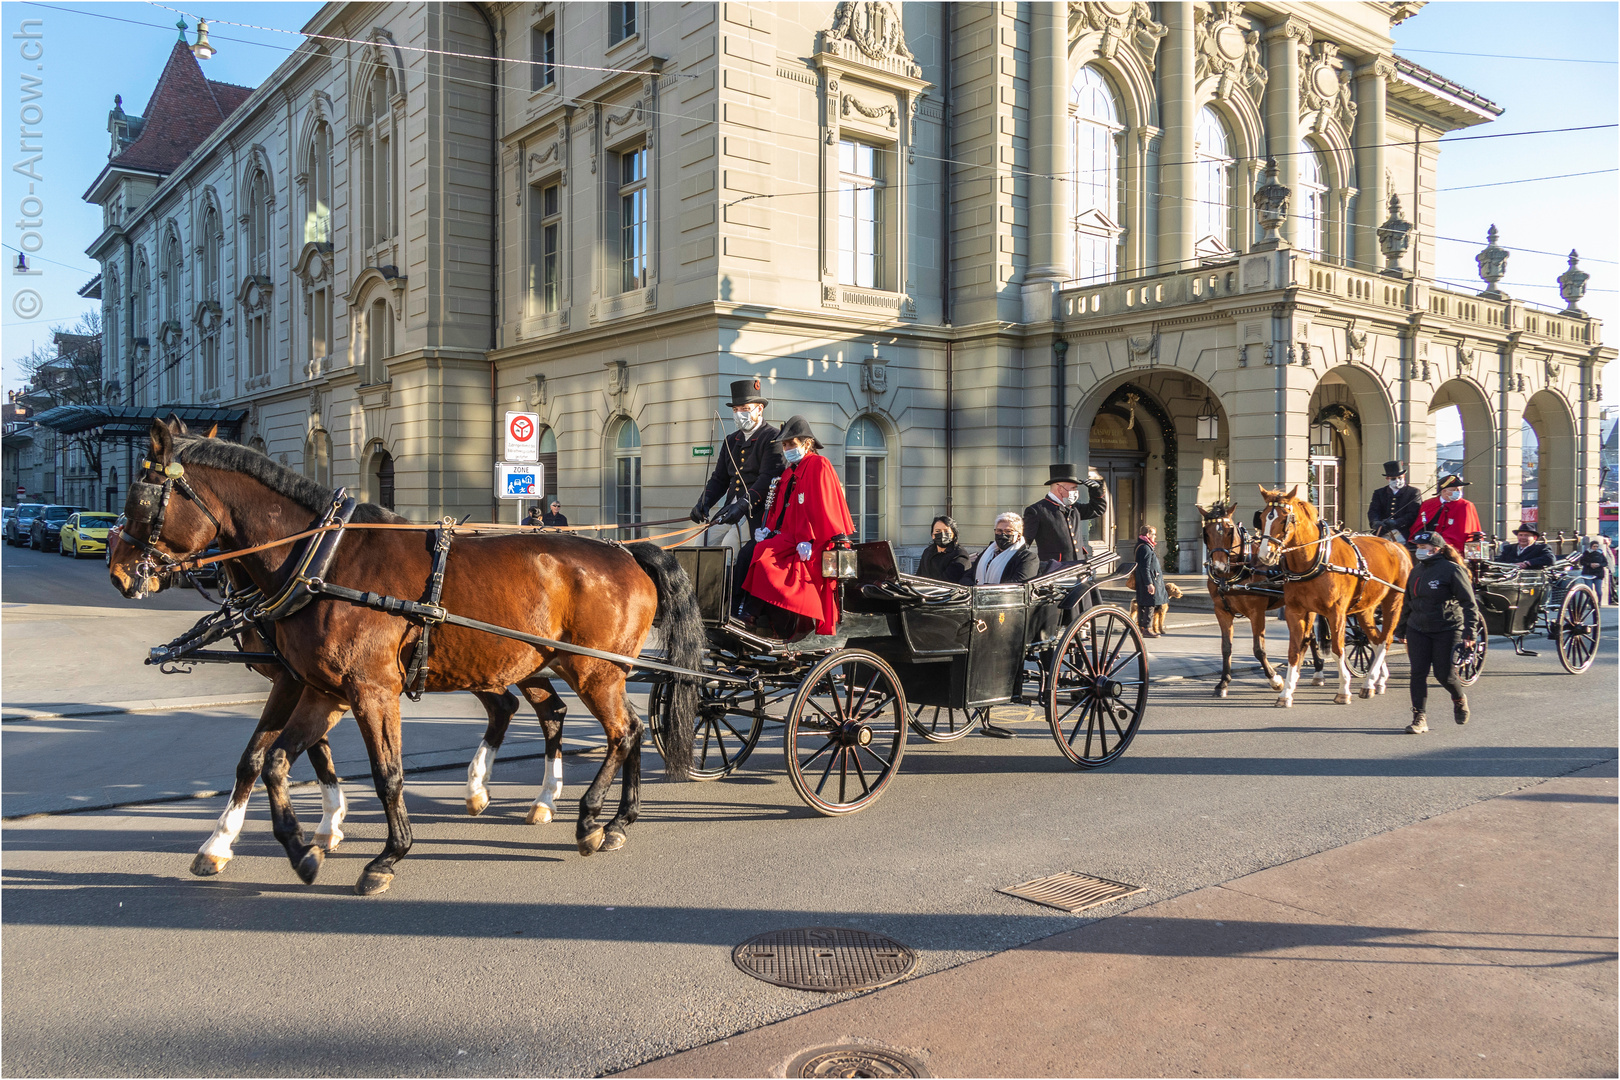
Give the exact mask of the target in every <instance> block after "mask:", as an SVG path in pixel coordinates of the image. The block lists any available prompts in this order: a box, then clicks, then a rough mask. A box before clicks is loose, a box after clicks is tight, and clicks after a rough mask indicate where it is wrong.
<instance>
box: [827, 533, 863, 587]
mask: <svg viewBox="0 0 1620 1080" xmlns="http://www.w3.org/2000/svg"><path fill="white" fill-rule="evenodd" d="M821 576H822V577H824V578H853V577H855V546H854V545H853V544H851V543H850V542H849V540H848V538H847V537H839V538H835V539H834V540H833V542H832V543H830V544H828V545H827V549H826V550H825V551H823V552H822V553H821Z"/></svg>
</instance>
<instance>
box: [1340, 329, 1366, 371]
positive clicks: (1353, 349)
mask: <svg viewBox="0 0 1620 1080" xmlns="http://www.w3.org/2000/svg"><path fill="white" fill-rule="evenodd" d="M1344 347H1345V351H1346V352H1348V353H1349V354H1350V359H1351V360H1352V361H1357V360H1364V359H1366V355H1367V331H1365V330H1362V329H1360V328H1359V327H1358V326H1357V325H1356V323H1354V322H1351V323H1350V325H1349V326H1347V327H1345V330H1344Z"/></svg>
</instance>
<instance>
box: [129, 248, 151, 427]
mask: <svg viewBox="0 0 1620 1080" xmlns="http://www.w3.org/2000/svg"><path fill="white" fill-rule="evenodd" d="M151 301H152V275H151V272H150V271H149V270H148V269H147V265H146V255H145V254H144V253H142V254H140V255H138V256H136V261H135V285H134V287H133V288H132V289H131V290H130V297H129V307H130V317H131V318H132V319H133V320H134V325H132V326H131V327H130V333H131V337H132V338H133V339H134V355H133V357H132V358H131V360H130V372H131V378H130V384H129V400H130V401H131V402H132V403H134V404H137V405H146V404H151V400H150V399H151V398H152V397H153V396H155V395H154V393H153V388H152V381H151V379H149V378H147V377H146V363H147V361H148V360H149V359H150V358H151V355H152V330H151V324H150V323H149V322H148V321H147V305H148V304H150V303H151Z"/></svg>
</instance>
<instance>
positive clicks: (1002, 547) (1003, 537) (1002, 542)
mask: <svg viewBox="0 0 1620 1080" xmlns="http://www.w3.org/2000/svg"><path fill="white" fill-rule="evenodd" d="M1012 546H1013V537H1012V536H1011V535H1009V534H1008V533H996V550H997V551H1006V550H1007V549H1008V548H1010V547H1012Z"/></svg>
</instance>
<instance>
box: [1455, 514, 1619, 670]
mask: <svg viewBox="0 0 1620 1080" xmlns="http://www.w3.org/2000/svg"><path fill="white" fill-rule="evenodd" d="M1496 550H1497V545H1496V544H1495V542H1494V541H1487V540H1474V541H1470V542H1469V543H1468V544H1467V545H1466V546H1465V547H1464V549H1463V555H1464V559H1465V561H1466V562H1467V564H1468V571H1469V575H1470V576H1471V577H1472V578H1473V584H1474V596H1475V598H1476V599H1477V600H1478V601H1479V610H1480V615H1481V616H1482V617H1483V618H1484V620H1485V630H1486V633H1485V634H1484V635H1482V636H1481V637H1480V639H1479V640H1478V641H1476V642H1475V643H1474V648H1473V649H1472V650H1469V649H1467V648H1465V647H1464V646H1462V645H1460V644H1459V645H1458V646H1457V671H1458V674H1459V676H1460V679H1461V682H1462V683H1463V685H1464V686H1471V685H1473V684H1474V683H1475V682H1477V681H1478V679H1479V676H1480V673H1481V672H1482V671H1483V670H1484V668H1485V655H1486V652H1487V649H1486V644H1487V640H1486V639H1487V638H1488V637H1489V636H1490V635H1492V634H1495V635H1496V636H1498V637H1506V638H1509V639H1511V640H1512V642H1513V651H1514V652H1516V653H1518V654H1519V655H1520V656H1535V655H1537V654H1536V652H1535V651H1534V650H1532V649H1526V648H1525V647H1524V641H1525V639H1526V638H1527V637H1530V636H1532V635H1545V636H1546V638H1547V639H1548V640H1550V641H1551V642H1553V645H1554V647H1555V648H1556V649H1557V651H1558V662H1559V663H1560V664H1562V665H1563V667H1564V670H1565V671H1567V672H1569V673H1570V674H1571V675H1579V674H1581V673H1582V672H1584V671H1586V669H1587V668H1589V667H1591V666H1592V661H1593V660H1594V659H1596V657H1597V647H1598V640H1599V637H1600V636H1601V629H1602V624H1601V620H1600V619H1599V617H1598V607H1599V603H1600V602H1599V598H1598V594H1597V592H1596V590H1594V589H1593V588H1592V587H1591V586H1590V585H1588V584H1587V583H1586V582H1584V581H1583V580H1581V577H1580V575H1579V573H1578V572H1577V571H1576V568H1575V558H1576V555H1575V553H1571V554H1569V555H1566V556H1564V557H1563V558H1561V559H1559V560H1558V561H1557V562H1555V563H1553V565H1552V566H1549V567H1547V568H1545V569H1535V570H1530V569H1523V568H1521V567H1518V566H1514V565H1512V564H1511V563H1500V562H1495V561H1493V560H1492V559H1491V554H1492V553H1493V552H1494V551H1496Z"/></svg>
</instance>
